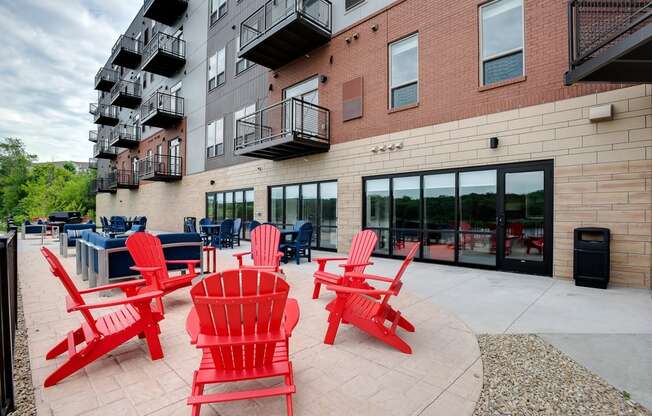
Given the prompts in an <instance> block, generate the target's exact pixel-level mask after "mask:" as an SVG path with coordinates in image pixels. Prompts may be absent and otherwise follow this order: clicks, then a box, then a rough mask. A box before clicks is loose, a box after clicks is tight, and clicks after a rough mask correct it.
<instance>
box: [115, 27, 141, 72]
mask: <svg viewBox="0 0 652 416" xmlns="http://www.w3.org/2000/svg"><path fill="white" fill-rule="evenodd" d="M142 50H143V46H142V43H141V42H140V41H139V40H136V39H134V38H130V37H128V36H125V35H121V36H120V37H119V38H118V41H117V42H116V43H115V45H113V48H112V49H111V63H112V64H113V65H118V66H122V67H125V68H129V69H136V68H138V66H139V65H140V61H141V59H142Z"/></svg>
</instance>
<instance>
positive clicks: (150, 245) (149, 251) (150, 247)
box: [125, 232, 169, 289]
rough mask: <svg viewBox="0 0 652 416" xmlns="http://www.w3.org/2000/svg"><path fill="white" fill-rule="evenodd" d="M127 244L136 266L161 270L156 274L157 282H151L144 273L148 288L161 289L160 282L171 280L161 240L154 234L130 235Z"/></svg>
mask: <svg viewBox="0 0 652 416" xmlns="http://www.w3.org/2000/svg"><path fill="white" fill-rule="evenodd" d="M125 244H126V246H127V249H128V250H129V254H131V257H132V258H133V259H134V263H136V266H138V267H160V268H161V269H160V270H159V271H157V272H156V273H155V276H156V281H151V280H152V279H151V275H150V274H149V273H143V278H144V279H145V281H146V282H147V285H148V286H152V287H154V288H155V289H160V282H161V281H163V280H165V279H168V278H169V275H168V269H167V266H166V264H165V255H164V254H163V246H162V245H161V240H159V238H158V237H157V236H155V235H153V234H150V233H147V232H138V233H134V234H132V235H130V236H129V238H127V241H126V243H125Z"/></svg>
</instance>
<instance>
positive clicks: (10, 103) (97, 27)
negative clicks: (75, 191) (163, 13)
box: [0, 0, 142, 161]
mask: <svg viewBox="0 0 652 416" xmlns="http://www.w3.org/2000/svg"><path fill="white" fill-rule="evenodd" d="M141 4H142V1H140V0H0V27H2V28H3V39H2V42H1V46H0V137H8V136H11V137H18V138H21V139H23V140H24V142H25V143H26V145H27V150H28V151H29V152H30V153H33V154H36V155H38V157H39V160H40V161H52V160H76V161H86V160H88V158H89V157H90V156H91V148H92V143H90V142H89V141H88V131H89V130H90V129H92V128H93V126H94V125H93V124H92V119H91V117H92V116H91V115H90V114H88V104H89V103H90V102H92V101H96V100H97V94H96V91H94V90H93V86H94V77H95V73H96V72H97V70H98V69H99V68H100V67H101V66H102V65H103V64H104V63H105V62H106V60H107V59H108V55H109V52H110V51H111V46H113V43H114V42H115V41H116V40H117V38H118V35H119V34H120V32H121V31H123V30H125V29H126V28H127V26H128V24H129V22H130V20H131V18H132V17H133V16H134V15H135V13H136V12H137V10H138V8H139V7H140V6H141Z"/></svg>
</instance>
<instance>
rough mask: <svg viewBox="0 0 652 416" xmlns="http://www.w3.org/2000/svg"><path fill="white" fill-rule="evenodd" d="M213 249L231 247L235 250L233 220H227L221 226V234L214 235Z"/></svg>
mask: <svg viewBox="0 0 652 416" xmlns="http://www.w3.org/2000/svg"><path fill="white" fill-rule="evenodd" d="M212 245H213V247H217V248H220V249H222V248H224V247H231V248H233V220H230V219H226V220H224V221H222V223H221V224H220V232H219V233H217V234H215V233H213V242H212Z"/></svg>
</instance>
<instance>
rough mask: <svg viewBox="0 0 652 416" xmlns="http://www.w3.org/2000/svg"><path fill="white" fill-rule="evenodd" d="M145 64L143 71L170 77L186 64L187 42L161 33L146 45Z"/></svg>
mask: <svg viewBox="0 0 652 416" xmlns="http://www.w3.org/2000/svg"><path fill="white" fill-rule="evenodd" d="M143 62H144V63H143V68H142V69H143V71H147V72H152V73H154V74H158V75H162V76H165V77H169V76H171V75H173V74H175V73H176V72H177V71H179V70H180V69H181V68H183V66H184V65H185V63H186V42H185V41H184V40H183V39H179V38H177V37H174V36H171V35H168V34H166V33H160V32H159V33H157V34H156V35H154V36H153V37H152V40H150V41H149V43H148V44H147V45H145V48H144V49H143Z"/></svg>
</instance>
